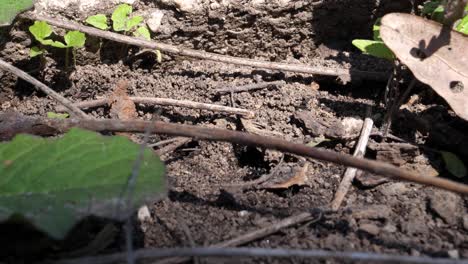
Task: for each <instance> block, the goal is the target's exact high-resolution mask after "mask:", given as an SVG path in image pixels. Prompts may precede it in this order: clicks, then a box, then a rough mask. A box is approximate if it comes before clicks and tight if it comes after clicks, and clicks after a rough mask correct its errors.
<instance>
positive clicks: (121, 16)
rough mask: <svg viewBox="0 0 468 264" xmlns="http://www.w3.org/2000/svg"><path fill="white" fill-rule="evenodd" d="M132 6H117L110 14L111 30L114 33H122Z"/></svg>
mask: <svg viewBox="0 0 468 264" xmlns="http://www.w3.org/2000/svg"><path fill="white" fill-rule="evenodd" d="M132 11H133V9H132V6H130V5H128V4H121V5H118V6H117V8H116V9H115V10H114V12H113V13H112V16H111V19H112V22H113V24H112V28H113V29H114V31H124V30H125V29H126V26H127V20H128V15H130V14H131V13H132Z"/></svg>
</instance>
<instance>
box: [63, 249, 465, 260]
mask: <svg viewBox="0 0 468 264" xmlns="http://www.w3.org/2000/svg"><path fill="white" fill-rule="evenodd" d="M171 256H180V257H230V258H233V257H235V258H241V257H250V258H253V257H268V258H272V257H276V258H292V257H300V258H308V259H335V260H341V261H365V262H376V263H404V264H409V263H411V264H423V263H424V264H462V263H463V264H466V263H467V261H466V260H457V259H449V258H431V257H415V256H402V255H389V254H377V253H367V252H356V251H327V250H320V249H315V250H301V249H269V248H215V247H209V248H167V249H166V248H164V249H163V248H159V249H140V250H136V251H135V257H136V258H137V259H147V258H162V257H171ZM123 259H125V253H116V254H110V255H106V256H99V257H88V258H82V259H75V260H63V261H58V262H56V263H57V264H83V263H93V264H107V263H117V262H119V261H122V260H123Z"/></svg>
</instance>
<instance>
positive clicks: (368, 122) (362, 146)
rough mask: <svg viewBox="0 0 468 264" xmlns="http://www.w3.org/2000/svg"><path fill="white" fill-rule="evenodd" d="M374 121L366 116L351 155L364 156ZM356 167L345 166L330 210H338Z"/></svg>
mask: <svg viewBox="0 0 468 264" xmlns="http://www.w3.org/2000/svg"><path fill="white" fill-rule="evenodd" d="M373 124H374V122H373V121H372V119H371V118H369V117H367V118H366V119H364V124H363V125H362V130H361V137H359V141H358V143H357V146H356V149H355V150H354V154H353V156H354V157H356V158H362V157H364V154H365V153H366V148H367V142H368V141H369V136H370V133H371V131H372V126H373ZM357 171H358V170H357V169H356V168H346V171H345V173H344V176H343V179H342V180H341V183H340V186H338V190H337V191H336V193H335V197H334V198H333V201H332V203H331V208H332V210H338V208H339V207H340V205H341V203H342V202H343V199H344V197H345V196H346V194H347V193H348V190H349V187H350V186H351V183H352V182H353V180H354V177H355V176H356V173H357Z"/></svg>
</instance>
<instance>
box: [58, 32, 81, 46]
mask: <svg viewBox="0 0 468 264" xmlns="http://www.w3.org/2000/svg"><path fill="white" fill-rule="evenodd" d="M63 39H64V40H65V43H66V44H67V47H73V48H81V47H83V46H84V44H85V42H86V36H85V34H84V33H82V32H80V31H76V30H74V31H68V32H67V34H65V36H64V37H63Z"/></svg>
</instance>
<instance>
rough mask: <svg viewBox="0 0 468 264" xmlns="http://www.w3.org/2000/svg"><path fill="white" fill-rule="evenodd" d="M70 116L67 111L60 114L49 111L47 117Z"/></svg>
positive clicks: (63, 117)
mask: <svg viewBox="0 0 468 264" xmlns="http://www.w3.org/2000/svg"><path fill="white" fill-rule="evenodd" d="M68 117H70V115H69V114H67V113H64V114H59V113H54V112H47V118H55V119H65V118H68Z"/></svg>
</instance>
